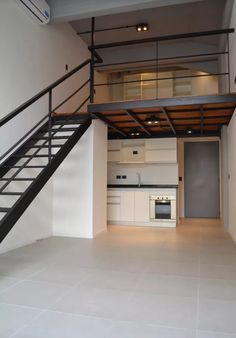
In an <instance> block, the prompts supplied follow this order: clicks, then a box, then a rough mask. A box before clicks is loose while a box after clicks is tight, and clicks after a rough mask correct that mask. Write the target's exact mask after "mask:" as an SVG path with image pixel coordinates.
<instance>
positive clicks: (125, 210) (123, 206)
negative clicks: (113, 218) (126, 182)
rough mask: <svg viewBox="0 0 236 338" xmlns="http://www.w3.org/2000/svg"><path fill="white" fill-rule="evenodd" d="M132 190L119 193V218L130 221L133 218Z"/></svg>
mask: <svg viewBox="0 0 236 338" xmlns="http://www.w3.org/2000/svg"><path fill="white" fill-rule="evenodd" d="M134 194H135V192H134V191H121V193H120V220H121V221H129V222H132V221H133V220H134Z"/></svg>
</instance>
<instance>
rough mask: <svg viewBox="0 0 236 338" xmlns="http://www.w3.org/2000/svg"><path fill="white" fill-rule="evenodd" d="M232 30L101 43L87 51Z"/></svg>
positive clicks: (232, 30)
mask: <svg viewBox="0 0 236 338" xmlns="http://www.w3.org/2000/svg"><path fill="white" fill-rule="evenodd" d="M233 32H234V28H228V29H218V30H212V31H201V32H193V33H183V34H174V35H163V36H156V37H153V38H144V39H134V40H128V41H117V42H111V43H103V44H99V45H94V46H93V47H92V46H89V49H90V50H91V49H94V50H97V49H105V48H113V47H121V46H130V45H136V44H143V43H150V42H160V41H168V40H179V39H187V38H197V37H200V36H212V35H221V34H229V33H233Z"/></svg>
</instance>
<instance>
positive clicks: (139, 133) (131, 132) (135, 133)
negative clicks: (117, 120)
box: [129, 129, 141, 136]
mask: <svg viewBox="0 0 236 338" xmlns="http://www.w3.org/2000/svg"><path fill="white" fill-rule="evenodd" d="M129 134H130V136H140V135H141V132H140V131H139V130H138V129H132V130H131V131H130V133H129Z"/></svg>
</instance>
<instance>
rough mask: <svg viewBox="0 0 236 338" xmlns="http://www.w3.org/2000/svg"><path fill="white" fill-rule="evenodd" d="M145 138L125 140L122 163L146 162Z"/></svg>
mask: <svg viewBox="0 0 236 338" xmlns="http://www.w3.org/2000/svg"><path fill="white" fill-rule="evenodd" d="M144 161H145V140H123V142H122V160H121V162H122V163H144Z"/></svg>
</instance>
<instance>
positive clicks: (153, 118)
mask: <svg viewBox="0 0 236 338" xmlns="http://www.w3.org/2000/svg"><path fill="white" fill-rule="evenodd" d="M145 122H146V123H147V124H150V125H151V124H158V123H160V118H159V117H157V116H156V115H151V116H149V117H147V118H146V119H145Z"/></svg>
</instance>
